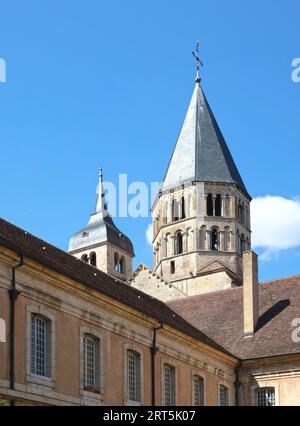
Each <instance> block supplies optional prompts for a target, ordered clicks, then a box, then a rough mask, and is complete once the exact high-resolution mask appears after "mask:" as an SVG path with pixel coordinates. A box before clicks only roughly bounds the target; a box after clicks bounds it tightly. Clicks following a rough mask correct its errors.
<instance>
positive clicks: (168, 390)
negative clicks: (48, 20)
mask: <svg viewBox="0 0 300 426" xmlns="http://www.w3.org/2000/svg"><path fill="white" fill-rule="evenodd" d="M164 386H165V388H164V391H165V392H164V402H165V405H167V406H174V405H176V397H175V395H176V383H175V368H174V367H172V366H171V365H168V364H165V365H164Z"/></svg>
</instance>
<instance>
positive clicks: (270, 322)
mask: <svg viewBox="0 0 300 426" xmlns="http://www.w3.org/2000/svg"><path fill="white" fill-rule="evenodd" d="M250 202H251V197H250V195H249V194H248V192H247V190H246V187H245V184H244V183H243V180H242V178H241V176H240V174H239V172H238V169H237V167H236V165H235V163H234V160H233V159H232V156H231V154H230V151H229V149H228V147H227V145H226V142H225V140H224V138H223V136H222V133H221V131H220V129H219V127H218V125H217V122H216V119H215V118H214V115H213V113H212V111H211V109H210V107H209V104H208V102H207V100H206V97H205V95H204V93H203V90H202V88H201V85H200V78H199V76H198V75H197V79H196V86H195V89H194V93H193V96H192V100H191V103H190V106H189V108H188V112H187V115H186V118H185V120H184V124H183V127H182V129H181V132H180V135H179V138H178V141H177V143H176V146H175V149H174V151H173V154H172V157H171V160H170V163H169V166H168V168H167V172H166V174H165V178H164V180H163V183H162V186H161V190H160V192H159V194H158V196H157V198H156V200H155V202H154V205H153V208H152V214H153V228H154V241H153V250H154V269H153V270H152V269H151V268H149V267H148V266H146V265H143V264H141V265H140V266H139V267H138V268H137V269H136V271H135V272H134V273H132V258H133V256H134V250H133V246H132V243H131V241H130V240H129V238H128V237H126V236H125V235H124V234H123V233H122V232H121V231H120V230H119V229H118V228H117V226H116V225H115V223H114V221H113V219H112V217H111V216H110V215H109V213H108V212H107V208H106V203H105V197H104V192H103V175H102V171H101V172H100V179H99V188H98V195H97V202H96V209H95V212H94V213H93V214H92V215H91V217H90V220H89V222H88V224H87V225H86V226H85V227H84V228H83V229H82V230H80V231H79V232H77V233H76V234H75V235H74V236H73V237H72V238H71V240H70V244H69V253H66V252H64V251H62V250H60V249H58V248H56V247H54V246H52V245H51V244H49V243H47V242H45V241H43V240H40V239H38V238H37V237H35V236H33V235H31V234H29V233H28V232H26V231H24V230H22V229H20V228H18V227H16V226H15V225H12V224H11V223H8V222H6V221H5V220H3V219H0V360H1V362H0V399H4V400H6V401H7V402H8V403H9V404H10V405H166V406H172V405H194V406H201V405H300V318H299V317H300V292H299V289H300V275H299V276H294V277H287V278H283V279H278V280H274V281H271V282H268V283H259V281H258V266H257V256H256V254H255V253H253V252H252V251H251V226H250Z"/></svg>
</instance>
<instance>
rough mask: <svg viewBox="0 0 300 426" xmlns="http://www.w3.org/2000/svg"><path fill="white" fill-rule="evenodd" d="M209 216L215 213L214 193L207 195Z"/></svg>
mask: <svg viewBox="0 0 300 426" xmlns="http://www.w3.org/2000/svg"><path fill="white" fill-rule="evenodd" d="M206 202H207V216H213V215H214V205H213V196H212V194H208V195H207V201H206Z"/></svg>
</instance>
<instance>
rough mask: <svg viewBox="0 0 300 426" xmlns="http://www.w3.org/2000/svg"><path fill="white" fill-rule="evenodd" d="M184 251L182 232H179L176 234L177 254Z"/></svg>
mask: <svg viewBox="0 0 300 426" xmlns="http://www.w3.org/2000/svg"><path fill="white" fill-rule="evenodd" d="M181 253H183V241H182V233H181V232H177V234H176V236H175V254H181Z"/></svg>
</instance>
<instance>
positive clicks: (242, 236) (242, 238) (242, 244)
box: [240, 234, 246, 254]
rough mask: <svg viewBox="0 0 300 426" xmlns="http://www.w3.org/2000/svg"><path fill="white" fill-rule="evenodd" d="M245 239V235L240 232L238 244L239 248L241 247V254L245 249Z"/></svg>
mask: <svg viewBox="0 0 300 426" xmlns="http://www.w3.org/2000/svg"><path fill="white" fill-rule="evenodd" d="M245 243H246V240H245V235H244V234H242V235H241V244H240V249H241V254H243V253H244V251H246V244H245Z"/></svg>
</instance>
